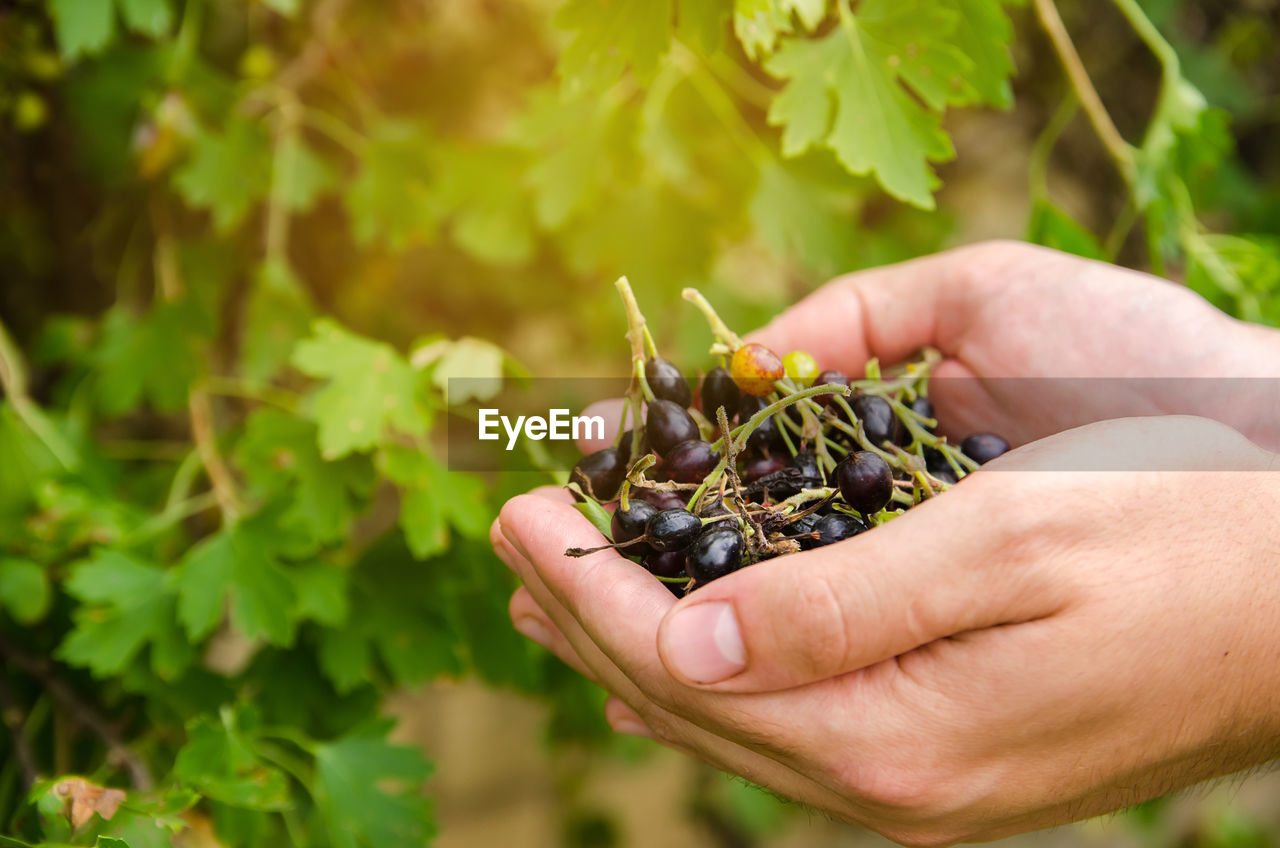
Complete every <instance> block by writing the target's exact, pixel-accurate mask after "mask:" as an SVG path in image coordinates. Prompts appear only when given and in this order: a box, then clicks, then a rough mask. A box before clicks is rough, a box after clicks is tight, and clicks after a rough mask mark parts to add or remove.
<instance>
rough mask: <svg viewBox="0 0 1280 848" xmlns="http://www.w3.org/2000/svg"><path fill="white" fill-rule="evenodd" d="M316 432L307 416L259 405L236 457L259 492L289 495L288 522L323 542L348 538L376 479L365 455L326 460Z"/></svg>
mask: <svg viewBox="0 0 1280 848" xmlns="http://www.w3.org/2000/svg"><path fill="white" fill-rule="evenodd" d="M316 435H317V431H316V426H315V424H313V423H311V422H310V421H307V420H306V419H303V418H297V417H295V416H293V415H290V414H288V413H286V412H283V411H281V410H277V409H270V408H263V409H259V410H257V411H255V412H254V413H253V414H252V415H250V416H249V419H248V422H247V423H246V426H245V433H244V436H242V437H241V439H240V442H239V443H238V444H237V446H236V450H235V457H236V464H237V465H238V466H239V467H240V469H241V470H242V471H243V473H244V475H245V478H246V480H247V481H248V483H249V486H250V489H251V490H252V491H253V492H254V494H255V495H257V496H258V497H259V498H260V499H262V500H263V501H272V500H277V499H284V500H287V502H288V507H287V508H286V509H285V511H284V513H283V515H282V516H281V522H282V524H284V525H287V526H289V527H291V528H296V529H297V530H298V531H299V532H300V533H302V534H303V535H304V536H305V537H306V538H308V539H311V540H314V542H315V543H316V544H317V545H319V544H327V543H330V542H334V541H337V540H339V539H341V538H343V536H344V535H345V533H346V531H347V526H348V524H349V523H350V521H351V519H352V518H353V517H354V516H355V514H356V512H357V510H358V509H359V508H360V507H361V506H362V504H363V501H364V498H365V497H366V496H367V495H368V494H369V492H370V491H371V490H372V488H373V483H374V480H373V468H372V466H371V465H370V464H369V462H368V461H367V460H366V459H364V458H362V457H346V458H343V459H340V460H337V461H335V462H326V461H325V460H324V458H323V457H322V456H321V455H320V449H319V447H318V446H317V444H316Z"/></svg>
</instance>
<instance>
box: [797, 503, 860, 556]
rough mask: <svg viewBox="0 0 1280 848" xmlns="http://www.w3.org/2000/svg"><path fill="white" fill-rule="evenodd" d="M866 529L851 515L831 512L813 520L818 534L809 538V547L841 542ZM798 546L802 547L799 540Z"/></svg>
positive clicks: (814, 528)
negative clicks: (811, 538)
mask: <svg viewBox="0 0 1280 848" xmlns="http://www.w3.org/2000/svg"><path fill="white" fill-rule="evenodd" d="M866 529H867V525H866V524H864V523H862V522H861V521H859V520H858V519H856V518H854V517H853V516H852V515H845V514H844V513H842V512H833V513H832V514H831V515H824V516H822V517H821V518H819V519H818V520H817V521H816V522H814V525H813V530H814V532H815V533H817V534H818V538H816V539H813V540H811V541H810V542H809V547H810V548H821V547H823V546H824V545H832V544H835V543H836V542H842V541H844V540H845V539H850V538H853V537H854V536H856V535H858V534H859V533H861V532H863V531H864V530H866ZM800 546H801V547H804V542H801V543H800Z"/></svg>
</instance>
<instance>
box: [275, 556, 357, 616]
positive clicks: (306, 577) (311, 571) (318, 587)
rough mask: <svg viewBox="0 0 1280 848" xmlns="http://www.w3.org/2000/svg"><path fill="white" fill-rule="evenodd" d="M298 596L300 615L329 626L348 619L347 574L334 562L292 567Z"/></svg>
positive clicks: (292, 575) (291, 570) (291, 573)
mask: <svg viewBox="0 0 1280 848" xmlns="http://www.w3.org/2000/svg"><path fill="white" fill-rule="evenodd" d="M289 577H290V579H291V580H292V581H293V589H294V592H295V593H297V596H298V618H299V619H305V620H310V621H315V622H318V623H320V624H324V625H326V626H329V627H340V626H341V625H342V624H343V622H345V621H346V620H347V606H348V604H347V573H346V571H345V570H343V569H341V568H338V567H336V566H333V565H327V564H321V563H317V564H314V565H306V566H295V567H294V568H292V569H290V571H289Z"/></svg>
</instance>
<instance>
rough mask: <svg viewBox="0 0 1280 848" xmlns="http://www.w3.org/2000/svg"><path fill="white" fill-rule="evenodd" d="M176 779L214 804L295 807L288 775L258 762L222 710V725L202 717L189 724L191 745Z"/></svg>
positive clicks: (177, 765)
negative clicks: (218, 802)
mask: <svg viewBox="0 0 1280 848" xmlns="http://www.w3.org/2000/svg"><path fill="white" fill-rule="evenodd" d="M173 774H174V776H175V777H176V778H178V779H179V780H181V781H183V782H185V783H187V784H188V785H190V786H191V787H193V788H195V789H196V790H198V791H199V792H200V794H202V795H206V796H208V797H210V798H212V799H214V800H215V801H221V802H222V803H224V804H231V805H232V806H235V807H244V808H247V809H251V810H283V809H288V808H289V807H290V806H291V800H290V797H289V782H288V779H287V778H286V777H285V775H284V773H283V772H281V771H280V770H279V769H276V768H272V767H270V766H268V765H266V764H264V763H263V762H261V761H260V760H259V758H258V757H257V755H256V754H255V753H254V751H253V740H252V739H251V738H249V737H248V736H246V734H245V733H243V732H242V731H241V729H240V728H239V727H237V726H236V718H235V716H234V715H233V714H232V713H231V712H230V711H227V710H224V711H223V713H222V716H221V720H214V719H213V718H212V717H210V716H199V717H197V718H195V719H193V720H192V721H191V722H190V723H189V724H188V725H187V744H186V745H184V746H183V747H182V750H180V751H179V752H178V757H177V759H176V760H175V761H174V765H173Z"/></svg>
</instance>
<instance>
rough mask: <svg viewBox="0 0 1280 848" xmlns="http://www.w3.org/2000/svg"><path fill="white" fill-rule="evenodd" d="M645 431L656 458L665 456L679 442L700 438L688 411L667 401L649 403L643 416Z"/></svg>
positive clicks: (700, 435)
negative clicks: (655, 452) (656, 455)
mask: <svg viewBox="0 0 1280 848" xmlns="http://www.w3.org/2000/svg"><path fill="white" fill-rule="evenodd" d="M645 431H646V432H647V433H648V434H649V444H650V445H651V446H652V447H653V449H654V450H655V451H657V453H658V456H666V455H667V451H669V450H671V449H672V448H673V447H675V446H676V445H678V444H680V443H681V442H687V441H690V440H691V439H699V438H701V437H702V434H701V433H700V432H698V425H697V424H696V423H695V422H694V420H693V416H691V415H690V414H689V412H688V410H686V409H685V408H684V407H683V406H680V405H679V404H677V403H672V402H671V401H669V400H655V401H652V402H650V404H649V411H648V413H647V414H646V415H645Z"/></svg>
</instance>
